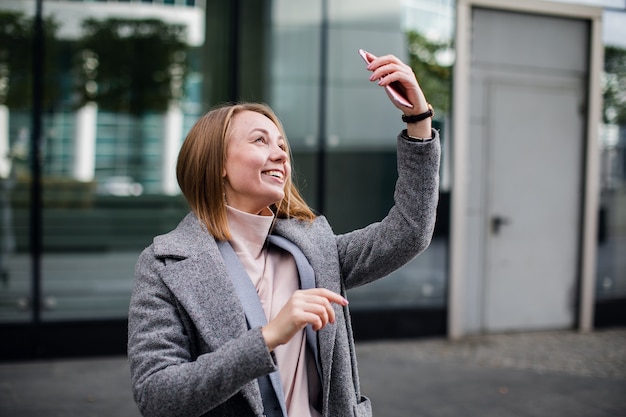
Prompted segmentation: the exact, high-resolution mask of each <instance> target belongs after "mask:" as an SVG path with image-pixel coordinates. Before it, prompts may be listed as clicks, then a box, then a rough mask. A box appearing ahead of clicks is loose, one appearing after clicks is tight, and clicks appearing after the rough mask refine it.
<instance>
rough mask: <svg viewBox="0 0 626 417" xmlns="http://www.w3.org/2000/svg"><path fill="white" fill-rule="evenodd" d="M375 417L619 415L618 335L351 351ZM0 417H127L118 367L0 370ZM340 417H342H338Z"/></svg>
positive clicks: (623, 395)
mask: <svg viewBox="0 0 626 417" xmlns="http://www.w3.org/2000/svg"><path fill="white" fill-rule="evenodd" d="M357 351H358V357H359V368H360V374H361V388H362V391H363V393H364V394H365V395H367V396H369V397H370V398H371V399H372V402H373V408H374V415H375V416H377V417H409V416H411V417H412V416H430V417H448V416H455V417H458V416H470V417H471V416H483V417H490V416H498V417H508V416H511V417H517V416H519V417H534V416H567V417H609V416H611V417H619V416H626V328H619V329H607V330H597V331H595V332H593V333H589V334H580V333H577V332H573V331H548V332H535V333H520V334H501V335H490V336H473V337H468V338H465V339H463V340H461V341H457V342H450V341H448V340H445V339H442V338H435V339H416V340H403V341H392V342H390V341H374V342H359V343H358V344H357ZM0 416H1V417H31V416H32V417H34V416H46V417H135V416H139V412H138V411H137V408H136V406H135V404H134V403H133V400H132V397H131V393H130V384H129V380H128V368H127V363H126V358H124V357H113V358H91V359H75V360H51V361H33V362H18V363H0ZM337 417H343V416H337Z"/></svg>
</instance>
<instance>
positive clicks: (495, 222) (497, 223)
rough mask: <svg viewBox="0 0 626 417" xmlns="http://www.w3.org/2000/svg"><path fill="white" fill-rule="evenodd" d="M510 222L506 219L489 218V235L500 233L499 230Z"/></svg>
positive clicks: (498, 217) (499, 217)
mask: <svg viewBox="0 0 626 417" xmlns="http://www.w3.org/2000/svg"><path fill="white" fill-rule="evenodd" d="M510 223H511V220H510V219H509V218H508V217H503V216H493V217H492V218H491V233H492V234H494V235H497V234H498V233H500V228H501V227H502V226H504V225H506V224H510Z"/></svg>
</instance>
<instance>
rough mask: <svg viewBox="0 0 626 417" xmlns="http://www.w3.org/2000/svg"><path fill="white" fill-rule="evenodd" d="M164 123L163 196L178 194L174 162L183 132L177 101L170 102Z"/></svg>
mask: <svg viewBox="0 0 626 417" xmlns="http://www.w3.org/2000/svg"><path fill="white" fill-rule="evenodd" d="M164 123H165V126H164V129H163V130H164V134H163V159H162V161H161V163H162V165H161V191H163V194H165V195H176V194H178V193H179V192H180V189H179V187H178V181H177V180H176V161H177V159H178V151H179V149H180V144H181V135H182V132H183V110H182V109H181V107H180V103H179V102H178V101H171V102H170V105H169V107H168V109H167V113H165V121H164Z"/></svg>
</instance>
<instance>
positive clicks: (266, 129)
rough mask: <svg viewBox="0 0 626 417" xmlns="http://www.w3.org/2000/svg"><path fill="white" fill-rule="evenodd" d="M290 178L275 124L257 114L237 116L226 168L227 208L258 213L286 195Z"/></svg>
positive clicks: (287, 159) (285, 154) (284, 148)
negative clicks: (286, 184)
mask: <svg viewBox="0 0 626 417" xmlns="http://www.w3.org/2000/svg"><path fill="white" fill-rule="evenodd" d="M290 175H291V166H290V164H289V155H288V154H287V151H286V143H285V139H284V138H283V137H282V135H281V132H280V130H279V129H278V127H277V126H276V125H275V124H274V122H272V120H270V119H269V118H267V117H266V116H264V115H263V114H261V113H257V112H255V111H250V110H245V111H242V112H239V113H237V114H235V115H234V116H233V118H232V120H231V124H230V128H229V132H228V143H227V151H226V164H225V169H224V186H225V193H226V202H227V203H228V205H229V206H231V207H234V208H236V209H237V210H241V211H244V212H247V213H252V214H258V213H260V212H261V211H262V210H263V209H265V208H266V207H268V206H270V205H272V204H274V203H276V202H278V201H280V200H281V199H282V198H283V197H284V196H285V182H286V180H287V178H289V177H290Z"/></svg>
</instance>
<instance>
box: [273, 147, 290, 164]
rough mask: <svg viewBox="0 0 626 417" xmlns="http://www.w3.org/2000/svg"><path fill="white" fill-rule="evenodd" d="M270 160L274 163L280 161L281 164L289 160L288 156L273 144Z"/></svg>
mask: <svg viewBox="0 0 626 417" xmlns="http://www.w3.org/2000/svg"><path fill="white" fill-rule="evenodd" d="M271 158H272V160H274V161H281V162H285V161H287V160H288V159H289V155H288V154H287V152H286V151H285V150H284V149H283V148H281V147H280V146H279V145H277V144H274V145H273V146H272V155H271Z"/></svg>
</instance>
